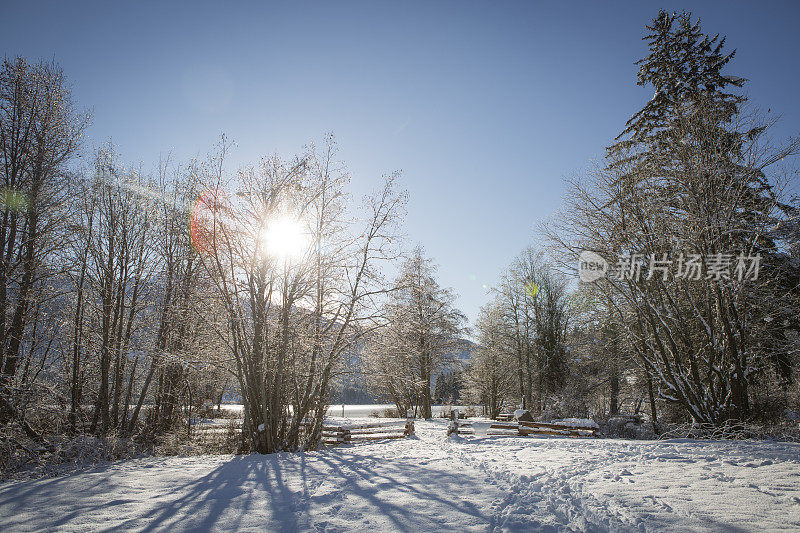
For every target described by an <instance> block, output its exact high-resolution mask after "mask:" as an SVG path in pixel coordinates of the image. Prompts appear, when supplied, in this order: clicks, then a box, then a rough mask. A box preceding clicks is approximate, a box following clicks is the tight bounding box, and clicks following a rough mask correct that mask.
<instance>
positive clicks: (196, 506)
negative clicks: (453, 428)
mask: <svg viewBox="0 0 800 533" xmlns="http://www.w3.org/2000/svg"><path fill="white" fill-rule="evenodd" d="M445 427H446V424H445V422H444V421H432V422H420V421H418V422H417V423H416V428H417V435H416V436H415V437H413V438H408V439H401V440H395V441H390V442H371V443H365V444H353V445H348V446H341V447H339V448H335V449H326V450H322V451H319V452H312V453H304V454H277V455H272V456H258V455H249V456H243V457H235V456H199V457H184V458H181V457H175V458H148V459H139V460H132V461H124V462H119V463H114V464H112V465H108V466H103V467H97V468H92V469H89V470H84V471H81V472H78V473H75V474H72V475H69V476H65V477H60V478H51V479H39V480H30V481H16V482H9V483H5V484H2V485H0V531H39V530H58V531H65V530H111V529H121V530H147V531H150V530H170V531H182V530H209V529H210V530H220V531H221V530H225V531H229V530H236V529H240V530H260V531H264V530H267V531H297V530H300V531H351V530H357V531H365V530H372V531H375V532H382V531H392V530H397V531H431V530H459V531H461V530H467V531H487V530H498V531H532V530H533V531H539V530H543V531H547V530H553V531H561V530H567V531H568V530H578V531H605V530H615V531H619V530H622V531H626V530H647V531H649V530H670V531H686V530H695V531H706V530H710V531H720V530H725V531H764V530H769V531H774V530H797V529H798V528H800V445H798V444H787V443H769V442H709V441H689V440H678V441H668V442H643V441H624V440H607V439H569V438H558V437H553V438H533V437H527V438H520V437H502V436H485V437H459V438H455V439H448V438H447V437H446V436H445Z"/></svg>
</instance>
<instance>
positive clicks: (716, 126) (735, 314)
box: [598, 10, 785, 423]
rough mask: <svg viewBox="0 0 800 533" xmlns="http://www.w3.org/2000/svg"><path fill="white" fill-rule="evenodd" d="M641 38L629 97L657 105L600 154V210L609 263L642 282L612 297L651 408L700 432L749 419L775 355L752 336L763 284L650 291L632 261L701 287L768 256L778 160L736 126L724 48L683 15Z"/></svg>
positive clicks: (738, 118)
mask: <svg viewBox="0 0 800 533" xmlns="http://www.w3.org/2000/svg"><path fill="white" fill-rule="evenodd" d="M647 29H648V31H649V33H648V34H647V35H646V36H645V37H644V40H645V41H646V42H647V44H648V47H649V54H648V55H647V56H646V57H644V58H643V59H641V60H640V61H638V62H637V63H636V64H637V65H638V66H639V71H638V74H637V84H638V85H642V86H651V87H653V88H654V90H655V93H654V95H653V97H652V99H651V100H650V101H649V102H647V104H646V105H645V106H644V107H643V108H642V109H641V110H639V111H638V112H636V113H635V114H634V115H633V116H632V117H631V119H630V120H628V122H627V123H626V126H625V128H624V130H623V131H622V133H621V134H620V135H619V136H618V137H617V139H616V141H617V142H616V143H614V144H613V145H612V146H610V147H608V149H607V157H608V161H609V164H608V167H607V169H606V172H607V175H608V176H610V178H609V179H608V181H607V182H606V186H607V188H606V191H607V193H608V194H609V202H608V203H606V204H605V205H606V207H605V208H604V209H607V211H608V212H609V214H612V215H613V217H614V218H615V222H613V223H612V224H611V225H610V227H609V233H608V235H607V237H608V239H607V242H609V243H611V246H610V251H612V252H613V253H616V254H631V255H632V256H633V257H640V258H643V259H641V264H640V265H639V266H640V267H641V271H642V272H643V279H638V280H634V279H627V280H619V281H618V282H616V283H615V289H616V290H618V291H619V292H621V293H622V294H624V295H625V296H626V298H627V302H628V305H630V307H631V309H632V313H633V314H632V316H631V317H630V320H631V321H632V323H633V324H634V327H632V328H631V330H630V331H631V344H632V346H633V347H634V348H635V350H636V351H637V352H638V353H639V355H640V356H641V361H642V363H643V366H644V367H645V368H646V369H647V371H648V372H649V373H650V375H651V376H652V377H653V378H655V379H656V381H657V382H658V383H659V384H660V392H661V395H662V397H663V398H666V399H668V400H671V401H674V402H677V403H679V404H682V405H683V406H684V407H685V408H686V410H687V412H688V413H689V414H690V415H691V417H692V418H693V419H694V420H697V421H700V422H710V423H720V422H723V421H725V420H728V419H730V418H734V419H742V418H747V417H748V416H749V415H750V414H751V410H750V399H749V392H748V391H749V387H750V385H751V384H752V382H753V380H754V379H755V378H756V377H757V376H758V375H759V372H760V370H761V369H762V368H763V363H764V361H766V360H768V359H769V358H770V356H771V355H774V351H772V352H769V353H768V352H765V351H764V350H763V347H764V346H763V343H761V342H760V341H759V338H758V334H759V331H757V328H758V324H759V323H761V322H760V321H762V319H763V316H762V313H763V312H764V309H763V298H764V291H765V290H769V289H770V286H769V284H766V283H764V282H763V279H762V282H761V283H751V284H749V285H748V284H746V283H741V282H740V281H738V280H736V279H734V277H733V276H732V275H730V276H727V275H726V276H721V277H720V276H717V277H716V278H714V279H712V278H708V277H706V276H704V277H702V278H701V279H699V280H692V279H689V280H687V279H677V278H674V277H671V276H670V277H664V278H663V279H661V276H660V274H659V275H657V276H655V279H650V278H653V276H652V273H648V269H649V267H650V266H651V265H648V263H647V261H646V259H644V258H647V257H652V256H654V257H658V258H662V257H664V256H665V254H668V255H671V256H673V257H675V256H677V255H678V254H679V253H686V254H695V255H697V256H699V257H700V258H701V261H702V269H703V272H704V273H706V272H707V271H708V267H709V263H708V262H709V261H710V260H712V259H713V258H720V257H723V256H725V257H726V258H727V256H728V255H729V254H730V255H736V254H747V255H748V256H755V255H756V254H761V256H762V257H763V259H764V261H766V260H767V259H769V257H770V256H775V255H776V253H777V250H776V244H775V241H774V239H773V238H772V235H771V232H770V230H769V228H770V227H771V226H773V225H774V222H775V220H776V219H775V216H776V215H775V213H776V211H778V208H779V207H780V204H779V202H777V199H776V197H775V194H774V193H773V190H772V188H771V186H770V183H769V181H768V179H767V177H766V176H765V173H764V170H765V169H766V168H767V167H769V166H770V165H771V164H772V163H774V162H775V160H776V159H775V156H776V155H777V156H778V157H780V156H782V155H785V153H778V154H775V153H772V154H770V155H768V156H767V157H764V156H763V154H764V153H765V152H763V151H761V149H760V145H759V139H760V138H761V137H762V136H763V134H764V132H765V131H766V128H767V126H768V124H765V123H759V122H757V121H756V122H750V121H748V120H747V118H746V117H745V114H744V112H743V105H744V104H745V103H746V101H747V99H746V97H745V96H744V95H742V94H739V93H737V92H736V89H739V88H741V87H742V86H743V85H744V83H745V81H746V80H744V79H743V78H740V77H737V76H732V75H728V74H725V73H723V70H724V69H725V67H726V66H727V65H728V64H729V63H730V61H731V60H732V59H733V57H734V55H735V50H734V51H731V52H724V51H723V48H724V44H725V38H724V37H723V38H720V36H719V35H714V36H710V35H707V34H705V33H703V31H702V28H701V26H700V21H699V20H697V21H694V22H693V21H692V18H691V14H690V13H685V12H684V13H678V14H668V13H666V12H665V11H663V10H662V11H660V12H659V14H658V16H657V17H656V18H655V19H654V20H653V22H652V23H651V24H650V25H648V26H647ZM598 205H602V204H598ZM608 206H613V207H610V208H609V207H608ZM732 268H733V266H732V265H731V269H732ZM731 272H732V270H731Z"/></svg>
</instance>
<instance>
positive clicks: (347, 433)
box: [322, 418, 414, 446]
mask: <svg viewBox="0 0 800 533" xmlns="http://www.w3.org/2000/svg"><path fill="white" fill-rule="evenodd" d="M413 434H414V420H413V419H411V418H409V419H407V420H395V421H391V422H373V423H369V424H353V425H342V426H322V443H323V444H327V445H329V446H337V445H339V444H343V443H348V442H363V441H369V440H383V439H402V438H403V437H408V436H409V435H413Z"/></svg>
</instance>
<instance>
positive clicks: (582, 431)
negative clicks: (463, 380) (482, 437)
mask: <svg viewBox="0 0 800 533" xmlns="http://www.w3.org/2000/svg"><path fill="white" fill-rule="evenodd" d="M477 424H480V423H479V422H476V423H475V424H473V423H472V422H462V421H461V420H458V419H453V420H451V421H450V425H449V426H448V428H447V434H448V435H452V434H458V435H475V434H476V432H475V427H474V426H475V425H477ZM486 424H488V426H486V427H485V429H486V435H498V436H499V435H506V436H522V437H527V436H530V435H560V436H564V437H596V436H597V431H598V429H597V428H593V427H580V426H578V427H576V426H573V425H568V424H559V423H557V422H556V423H545V422H499V421H498V422H487V423H486Z"/></svg>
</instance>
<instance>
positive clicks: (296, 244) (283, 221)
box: [261, 215, 308, 262]
mask: <svg viewBox="0 0 800 533" xmlns="http://www.w3.org/2000/svg"><path fill="white" fill-rule="evenodd" d="M261 231H262V233H261V242H262V246H263V251H264V253H265V254H266V255H268V256H269V257H272V258H274V259H278V260H281V261H289V262H293V261H296V260H298V259H300V258H301V257H302V256H303V254H304V253H305V251H306V249H307V248H308V235H307V234H306V232H305V230H304V228H303V224H302V223H301V222H300V221H299V220H297V219H296V218H293V217H290V216H287V215H282V216H278V217H275V218H273V219H271V220H269V221H267V223H266V225H265V226H264V228H263V229H262V230H261Z"/></svg>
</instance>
